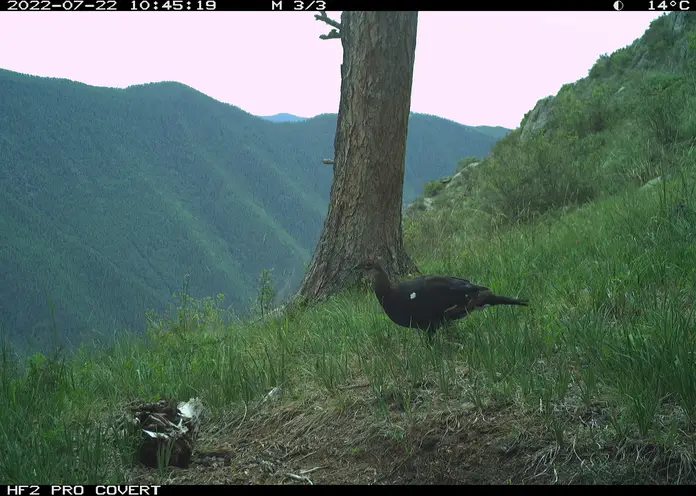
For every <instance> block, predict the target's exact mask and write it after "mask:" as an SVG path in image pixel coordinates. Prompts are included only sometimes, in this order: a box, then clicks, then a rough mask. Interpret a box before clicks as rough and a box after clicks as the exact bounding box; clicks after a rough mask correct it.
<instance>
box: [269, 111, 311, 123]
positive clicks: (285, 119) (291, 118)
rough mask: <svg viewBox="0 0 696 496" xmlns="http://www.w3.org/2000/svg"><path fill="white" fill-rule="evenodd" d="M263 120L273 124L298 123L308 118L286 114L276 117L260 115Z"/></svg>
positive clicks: (275, 115)
mask: <svg viewBox="0 0 696 496" xmlns="http://www.w3.org/2000/svg"><path fill="white" fill-rule="evenodd" d="M259 117H261V118H262V119H266V120H267V121H271V122H298V121H304V120H307V118H306V117H300V116H298V115H293V114H286V113H280V114H274V115H260V116H259Z"/></svg>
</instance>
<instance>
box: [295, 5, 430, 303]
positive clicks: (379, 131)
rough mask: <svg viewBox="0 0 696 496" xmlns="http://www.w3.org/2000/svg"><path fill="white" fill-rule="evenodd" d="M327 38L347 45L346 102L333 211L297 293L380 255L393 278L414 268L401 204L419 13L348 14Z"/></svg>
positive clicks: (332, 283)
mask: <svg viewBox="0 0 696 496" xmlns="http://www.w3.org/2000/svg"><path fill="white" fill-rule="evenodd" d="M315 17H316V18H317V19H319V20H322V21H324V22H326V23H327V24H329V25H331V26H334V27H335V28H338V30H336V29H334V30H332V31H331V33H329V34H328V35H324V36H322V38H323V39H330V38H340V39H341V43H342V45H343V63H342V65H341V100H340V104H339V109H338V123H337V126H336V137H335V141H334V148H335V155H334V164H333V168H334V178H333V183H332V185H331V200H330V203H329V211H328V214H327V217H326V220H325V221H324V228H323V230H322V233H321V236H320V238H319V242H318V244H317V248H316V251H315V252H314V256H313V258H312V262H311V264H310V266H309V269H308V270H307V273H306V274H305V277H304V280H303V282H302V286H301V287H300V291H299V295H300V296H301V297H304V298H305V299H307V300H309V301H312V300H317V299H321V298H324V297H326V296H328V295H330V294H333V293H335V292H338V291H340V290H341V289H343V288H344V287H345V285H346V284H347V283H349V282H350V281H351V280H353V277H351V276H353V273H352V270H351V269H352V268H353V267H354V266H355V265H356V264H357V263H360V262H362V261H364V260H365V259H367V258H377V259H379V260H380V261H381V263H382V265H383V267H384V268H385V270H386V271H387V273H388V274H389V275H390V276H399V275H404V274H407V273H411V272H413V271H415V270H416V267H415V265H414V264H413V262H412V261H411V259H410V257H409V256H408V254H407V253H406V251H405V250H404V245H403V236H402V230H401V210H402V196H403V182H404V158H405V154H406V134H407V129H408V117H409V112H410V107H411V85H412V81H413V62H414V58H415V50H416V29H417V25H418V13H417V12H343V14H342V15H341V22H340V23H338V22H336V21H332V20H331V19H329V18H328V17H327V16H326V14H322V15H317V16H315Z"/></svg>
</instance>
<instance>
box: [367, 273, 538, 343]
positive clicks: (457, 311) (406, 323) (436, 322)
mask: <svg viewBox="0 0 696 496" xmlns="http://www.w3.org/2000/svg"><path fill="white" fill-rule="evenodd" d="M355 269H356V270H360V271H362V273H363V274H368V275H370V276H371V277H372V289H374V291H375V296H377V299H378V300H379V303H380V305H382V308H383V309H384V312H385V313H386V314H387V316H388V317H389V318H390V319H391V320H392V321H393V322H394V323H395V324H398V325H400V326H402V327H414V328H417V329H421V330H423V331H429V332H430V333H432V332H434V331H435V330H436V329H438V328H439V327H441V326H442V325H443V324H445V323H446V322H448V321H452V320H457V319H461V318H464V317H466V316H467V315H469V313H470V312H472V311H474V310H482V309H484V308H486V307H489V306H491V305H521V306H527V304H528V302H529V300H518V299H516V298H510V297H508V296H497V295H495V294H493V291H491V290H490V289H488V288H487V287H485V286H477V285H476V284H472V283H471V282H470V281H467V280H466V279H459V278H457V277H445V276H430V275H428V276H421V277H416V278H415V279H410V280H408V281H404V282H402V283H398V284H392V283H391V282H390V281H389V276H387V273H386V272H385V271H384V269H383V268H382V266H381V265H380V264H379V262H377V261H375V260H367V261H366V262H363V263H361V264H358V265H356V266H355Z"/></svg>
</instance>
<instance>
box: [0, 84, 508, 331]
mask: <svg viewBox="0 0 696 496" xmlns="http://www.w3.org/2000/svg"><path fill="white" fill-rule="evenodd" d="M279 116H284V117H279ZM288 116H289V114H278V115H276V116H273V117H276V118H278V119H286V120H287V119H289V118H296V117H295V116H290V117H288ZM298 119H301V118H298ZM335 130H336V115H335V114H325V115H319V116H316V117H313V118H309V119H305V120H302V121H296V122H269V120H267V119H264V118H259V117H257V116H253V115H251V114H248V113H246V112H244V111H242V110H240V109H239V108H237V107H235V106H232V105H228V104H224V103H221V102H218V101H216V100H214V99H212V98H210V97H208V96H206V95H204V94H202V93H200V92H198V91H196V90H194V89H192V88H190V87H188V86H185V85H182V84H179V83H173V82H164V83H154V84H146V85H140V86H134V87H129V88H127V89H113V88H100V87H92V86H88V85H85V84H81V83H76V82H73V81H68V80H62V79H51V78H40V77H34V76H28V75H23V74H18V73H14V72H10V71H0V161H1V164H2V165H1V167H0V233H2V240H1V241H2V242H1V244H0V274H1V276H0V277H1V278H2V281H3V284H2V285H0V323H1V324H2V326H3V329H5V331H6V332H9V333H10V335H13V336H15V337H19V336H21V337H33V338H35V339H37V340H42V339H43V338H44V337H45V336H48V335H49V334H50V332H49V330H50V329H52V327H53V318H54V317H55V322H56V325H57V329H58V332H59V334H60V335H61V336H62V337H64V338H65V339H70V340H73V341H77V342H79V340H80V339H82V338H81V337H80V336H85V335H89V334H90V333H91V332H92V331H93V330H98V331H101V332H104V333H107V334H108V333H109V332H111V331H112V330H114V329H119V328H124V327H126V328H130V329H142V328H143V326H144V314H145V310H146V309H149V308H152V309H155V310H162V309H164V308H165V307H166V305H167V304H168V303H170V302H171V301H172V293H174V292H177V291H180V289H181V286H182V284H183V282H184V280H185V279H186V280H187V281H188V290H189V291H190V292H191V294H192V295H193V296H196V297H201V296H208V295H210V296H214V295H215V294H217V293H224V294H225V296H226V299H225V302H226V304H227V305H230V306H231V308H233V309H235V310H236V311H238V312H240V313H243V312H245V311H246V310H247V309H248V308H249V307H250V306H251V304H252V302H253V299H254V293H255V291H256V288H257V281H258V277H259V273H260V271H261V270H262V269H272V270H273V277H274V280H275V283H276V286H277V289H278V291H279V292H280V294H281V296H287V295H289V294H291V292H292V291H293V290H295V289H296V287H297V284H298V283H299V281H300V280H301V277H302V274H303V272H304V268H305V264H306V263H308V261H309V259H310V257H311V254H312V252H313V250H314V245H315V243H316V240H317V238H318V235H319V233H320V231H321V226H322V222H323V219H324V216H325V214H326V208H327V204H328V197H329V191H330V186H331V180H332V169H331V167H327V166H325V165H323V164H322V162H321V161H322V159H323V158H330V157H332V156H333V140H334V133H335ZM505 131H506V130H503V129H502V128H471V127H467V126H463V125H460V124H457V123H454V122H452V121H448V120H445V119H441V118H439V117H435V116H430V115H420V114H412V116H411V120H410V124H409V136H408V146H407V154H406V179H405V184H404V201H405V202H410V201H412V200H413V199H414V198H415V197H416V196H417V195H418V194H419V193H420V192H421V191H422V187H423V184H424V183H425V182H427V181H429V180H433V179H437V178H439V177H442V176H444V175H448V174H450V173H451V172H452V171H453V170H454V168H455V167H456V164H457V161H458V160H459V159H461V158H463V157H465V156H479V157H482V156H485V155H486V154H487V153H488V152H489V150H490V149H491V147H492V145H493V144H494V143H495V142H496V141H497V139H499V138H500V136H501V135H502V134H504V132H505ZM50 308H53V314H51V312H50V311H49V309H50Z"/></svg>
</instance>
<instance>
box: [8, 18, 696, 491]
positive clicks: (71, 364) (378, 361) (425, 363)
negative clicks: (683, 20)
mask: <svg viewBox="0 0 696 496" xmlns="http://www.w3.org/2000/svg"><path fill="white" fill-rule="evenodd" d="M663 22H664V21H663ZM654 27H655V28H656V29H657V28H661V27H660V25H659V24H658V25H656V26H654ZM640 48H641V47H640V46H638V47H636V49H640ZM600 63H603V62H602V61H601V60H600ZM675 74H677V73H675ZM681 74H682V75H681V76H680V75H678V74H677V77H690V73H689V72H685V73H681ZM599 82H600V83H601V82H602V81H599ZM677 87H678V85H677ZM680 95H681V96H680V97H681V98H683V97H684V95H683V94H680ZM686 96H687V100H683V101H682V103H683V105H684V106H685V107H687V108H688V106H689V105H690V104H691V100H688V98H690V97H689V96H688V95H686ZM633 98H635V99H641V98H642V99H644V100H645V101H646V102H648V103H649V95H648V94H642V95H641V94H640V89H637V90H636V93H635V94H634V95H633ZM652 103H655V102H652ZM559 108H560V109H561V110H563V109H566V110H567V108H566V107H564V106H563V104H561V105H559ZM591 109H592V107H591V105H590V106H584V107H581V117H583V119H584V118H585V117H587V115H588V114H587V113H586V112H588V111H591ZM645 109H646V111H652V110H654V107H651V105H648V104H646V105H645ZM651 109H652V110H651ZM622 115H623V114H622ZM610 117H611V116H610ZM635 117H636V118H635V119H632V121H633V122H634V124H635V125H636V126H638V131H640V133H641V134H640V136H642V137H643V138H644V139H647V140H648V141H651V140H654V141H653V143H652V144H650V146H652V147H655V149H656V150H657V152H658V153H656V155H655V156H654V157H650V166H651V167H655V170H657V171H661V170H665V169H666V166H667V165H669V167H670V169H669V170H670V172H671V174H672V176H671V178H670V179H668V180H666V181H660V182H657V183H652V185H651V186H649V187H645V188H640V189H639V188H636V187H634V186H633V185H634V184H635V182H634V180H633V178H634V176H632V175H631V174H630V173H627V174H626V175H624V176H621V177H619V178H617V179H616V181H615V182H611V183H609V182H608V181H607V176H601V175H600V176H599V178H596V177H594V176H593V179H595V180H597V181H600V180H602V181H604V183H602V184H603V185H604V189H602V188H599V193H597V195H596V196H595V197H594V198H589V199H588V198H585V199H584V202H583V201H581V199H580V198H578V197H577V196H573V195H569V196H566V197H564V198H565V202H566V203H565V204H561V205H559V206H557V207H553V206H548V205H547V207H546V209H545V210H544V209H542V206H541V205H539V204H534V206H535V209H532V208H530V207H529V205H531V203H530V204H529V205H527V206H526V207H525V208H522V209H519V210H517V211H516V212H515V211H508V212H506V215H507V217H503V219H504V220H501V215H500V212H501V210H503V211H504V209H506V208H508V207H509V205H508V204H507V203H505V201H504V199H502V200H501V199H500V197H498V196H495V195H491V190H490V189H489V188H490V186H491V184H490V182H485V181H484V182H481V183H475V184H474V185H472V187H471V188H461V189H460V191H459V195H460V196H461V197H462V201H461V202H458V203H457V204H456V205H454V206H453V205H451V204H450V203H449V200H447V198H444V199H443V201H442V202H441V205H439V208H437V209H436V210H434V211H432V212H430V213H428V214H427V215H426V214H424V215H423V216H421V217H420V218H419V219H417V220H416V221H414V222H410V223H408V225H407V233H406V234H407V242H408V246H409V248H410V250H411V251H412V253H414V255H415V256H416V258H417V260H418V261H419V262H420V264H421V268H422V270H423V271H424V272H431V273H448V274H457V275H463V276H468V277H470V278H471V279H472V280H474V281H475V282H481V283H486V284H488V285H490V286H491V287H492V288H494V289H495V290H496V291H499V292H501V293H504V294H510V295H518V294H519V295H521V296H525V297H529V298H530V299H531V301H532V305H531V306H530V307H529V308H524V309H523V308H494V309H489V310H487V311H485V312H479V313H477V314H475V315H472V316H471V317H470V318H468V319H466V320H465V321H462V322H460V323H457V324H456V325H453V326H452V327H451V328H450V329H448V330H447V331H446V332H444V333H442V334H441V335H440V337H439V338H438V339H436V342H435V344H434V346H432V347H429V346H426V345H425V343H424V342H423V341H422V340H421V338H420V336H419V334H418V333H416V332H410V331H407V330H405V329H401V328H398V327H396V326H394V325H393V324H392V323H391V322H389V321H388V320H387V319H386V317H385V316H384V315H383V314H381V312H380V311H379V309H378V305H377V302H376V301H375V299H374V296H372V295H371V294H369V293H368V292H365V291H360V290H358V289H357V288H356V290H355V291H354V292H349V293H346V294H343V295H339V296H337V297H335V298H332V299H331V300H330V301H328V302H326V303H325V304H322V305H319V306H316V307H314V308H311V309H309V310H305V311H298V310H292V309H291V310H290V311H288V312H287V313H286V314H285V315H283V316H282V317H281V318H278V319H272V320H265V321H262V322H248V321H244V322H231V323H227V324H225V323H223V322H222V320H221V315H220V313H219V312H218V311H217V310H216V306H215V304H214V302H213V301H212V300H207V301H205V302H196V301H189V300H184V301H183V302H182V304H181V306H180V308H179V309H178V311H177V312H176V313H175V314H173V316H172V318H171V319H170V320H168V319H166V318H164V319H154V320H153V321H151V323H150V329H151V332H150V333H149V334H148V337H147V339H146V340H144V339H142V338H138V337H134V338H133V339H127V338H126V337H124V338H123V339H122V340H121V341H119V342H118V343H117V344H116V345H115V346H113V347H111V348H108V349H106V350H101V351H90V350H87V349H83V350H81V351H80V352H79V354H78V356H76V357H74V359H71V360H62V359H60V358H59V359H56V360H53V359H48V360H47V359H45V358H42V357H33V358H32V360H30V363H29V364H28V366H27V367H26V368H25V365H24V364H19V363H17V362H16V361H14V360H12V359H11V357H10V356H9V355H8V354H5V355H3V362H2V368H0V373H1V374H3V377H1V378H0V379H2V380H1V381H0V388H1V389H0V391H1V394H2V396H0V398H1V399H2V401H0V444H3V445H6V446H7V449H6V450H5V453H6V454H7V456H5V457H4V458H0V478H1V479H2V480H7V481H8V482H10V483H13V482H30V481H31V482H36V481H40V482H54V481H60V482H66V483H67V482H86V481H91V482H103V481H106V480H110V481H121V480H129V481H140V482H151V481H164V480H167V481H177V482H203V481H205V482H220V483H246V482H269V483H284V482H295V483H297V480H296V479H294V478H292V477H291V476H288V475H287V474H295V475H297V474H303V473H304V474H306V476H307V477H309V478H310V479H311V480H312V481H313V482H314V483H326V482H353V483H355V482H359V483H374V482H378V483H380V482H381V483H427V482H441V483H451V482H460V483H461V482H469V483H471V482H497V483H505V482H513V483H519V482H526V483H582V482H585V483H626V482H630V483H640V482H667V483H685V482H690V483H694V482H696V461H695V460H694V455H693V453H694V441H695V440H696V430H694V425H696V424H695V423H694V419H695V416H696V372H695V371H696V340H694V337H693V336H694V329H695V328H696V322H695V318H696V315H695V313H694V307H695V302H694V294H696V287H695V285H694V281H696V250H695V249H694V246H696V243H695V242H696V201H695V200H694V194H693V193H694V191H695V190H696V169H695V168H694V155H693V153H694V152H693V149H692V147H691V145H690V143H691V140H690V139H688V137H683V136H682V137H680V135H679V134H677V135H676V136H672V137H673V138H675V140H673V141H670V142H669V143H666V144H665V143H660V141H659V136H655V135H653V134H651V133H654V132H655V130H654V129H653V130H651V129H649V128H648V129H646V128H644V127H641V123H646V122H648V121H645V120H642V117H641V116H640V115H639V114H635ZM682 117H684V119H685V120H684V122H682V121H681V120H679V121H678V122H676V123H675V122H672V121H670V123H671V124H673V127H674V128H675V129H679V128H682V126H686V128H687V129H688V122H687V123H686V124H685V122H686V120H688V115H686V116H681V115H679V114H672V117H671V119H682ZM608 122H609V125H607V126H604V127H603V128H602V129H601V130H596V131H593V132H591V133H590V134H588V135H587V136H584V137H583V138H580V137H578V140H580V141H582V140H584V139H598V137H597V136H595V137H594V138H592V137H591V135H592V134H594V135H597V134H600V135H601V134H602V133H616V134H615V136H621V133H626V132H627V131H626V128H625V127H624V126H625V125H626V120H625V119H624V118H623V117H622V118H621V119H616V118H615V117H614V118H611V119H610V120H609V121H608ZM622 130H623V131H622ZM633 130H634V131H635V128H633ZM553 131H554V129H553V127H552V128H550V129H549V130H548V134H547V138H548V139H547V140H546V145H543V146H547V148H543V149H542V151H544V153H543V154H541V155H540V156H542V155H544V154H547V155H548V154H552V153H560V152H559V151H558V150H557V148H558V147H563V146H565V144H566V142H565V141H563V137H562V136H561V137H559V135H558V134H554V133H553ZM600 137H601V136H600ZM516 139H517V138H516V137H515V136H514V135H513V136H512V138H511V139H508V140H507V141H506V140H504V142H503V143H501V144H500V145H498V146H497V147H496V150H495V152H494V154H493V156H492V157H491V159H489V162H488V164H487V165H486V164H482V165H481V167H483V166H484V165H485V166H486V167H492V168H495V167H499V166H500V165H501V164H500V160H501V155H500V154H504V153H508V152H509V148H508V147H510V146H514V147H515V149H516V150H517V151H518V152H520V153H529V154H531V153H533V152H534V153H536V152H538V151H539V149H538V148H535V147H539V146H542V145H541V144H540V143H542V142H541V141H539V140H538V139H536V140H535V139H531V140H529V141H528V142H527V143H526V144H525V143H520V142H516V141H515V140H516ZM607 143H610V145H609V146H608V147H607V148H606V149H603V150H602V153H600V154H599V155H600V156H605V157H609V158H611V157H616V156H623V157H629V158H631V157H633V158H634V159H636V160H638V159H639V158H640V157H639V156H637V155H631V153H634V152H633V150H632V147H633V146H634V144H635V143H633V142H632V141H631V140H630V136H624V139H620V140H615V141H607ZM611 143H613V146H612V145H611ZM590 151H592V150H590ZM604 153H606V155H604ZM522 157H524V155H522ZM556 157H560V158H561V159H563V157H564V155H562V154H560V155H556ZM503 158H504V157H503ZM578 158H579V159H586V157H585V156H579V157H578ZM646 160H647V158H646ZM663 162H664V163H663ZM519 163H520V164H521V165H519V166H518V168H517V169H511V170H510V172H511V173H512V174H513V177H519V175H520V174H526V173H528V172H529V171H527V170H525V167H530V166H531V165H530V164H531V161H530V162H526V161H525V160H521V161H520V162H519ZM577 163H578V162H576V164H577ZM580 163H582V162H580ZM541 165H543V164H541ZM564 165H565V164H564V162H563V161H562V160H559V162H558V166H559V167H562V166H564ZM562 170H565V169H562ZM536 172H537V179H538V181H537V184H538V185H541V186H543V187H545V188H550V189H548V190H547V191H550V192H553V191H555V190H554V189H553V187H552V186H553V184H554V183H552V182H551V183H547V182H546V181H549V180H550V178H547V177H545V176H544V175H543V171H540V170H537V171H536ZM515 175H517V176H515ZM554 177H555V176H554ZM609 177H616V176H615V175H613V174H612V175H611V176H609ZM479 180H480V179H479ZM602 184H599V185H600V186H601V185H602ZM449 190H451V188H450V189H448V191H449ZM450 192H451V191H449V192H448V193H447V194H448V195H449V194H450ZM537 193H538V191H537V190H535V189H533V188H532V189H530V190H529V193H528V194H529V195H531V196H530V198H529V200H531V199H533V198H535V197H536V196H537ZM472 198H477V199H479V200H480V201H483V200H486V201H487V202H488V203H486V204H485V207H486V210H483V209H479V210H476V211H474V210H472V205H471V199H472ZM445 200H447V201H445ZM277 386H280V387H281V389H282V394H281V395H280V397H279V398H278V399H275V400H270V399H266V398H267V397H266V393H267V392H268V391H269V390H270V389H271V388H273V387H277ZM160 395H169V396H173V397H176V398H178V399H188V398H189V397H191V396H199V397H201V398H202V399H203V400H204V401H205V402H206V403H207V404H208V405H209V406H210V408H211V416H210V417H209V421H208V423H207V424H206V427H205V430H204V432H203V434H202V437H201V439H200V441H199V444H198V445H197V454H196V455H195V458H194V463H195V466H194V468H193V469H189V470H169V469H162V470H159V471H157V470H155V471H152V470H144V469H140V468H135V469H134V468H132V467H130V466H129V464H128V463H125V462H124V458H125V457H126V453H127V451H126V450H125V449H124V442H123V440H118V439H117V438H115V437H114V436H113V435H112V434H111V433H110V431H109V429H108V427H109V425H110V422H111V420H112V418H111V417H112V416H114V415H117V414H119V413H120V412H121V410H122V407H123V403H124V402H125V401H127V400H129V399H132V398H144V399H150V398H157V397H159V396H160ZM66 452H67V453H75V454H76V455H77V456H65V455H64V454H65V453H66ZM317 467H319V468H317ZM303 470H305V471H306V470H311V471H309V472H302V471H303ZM27 474H34V475H32V476H31V477H28V476H27Z"/></svg>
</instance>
